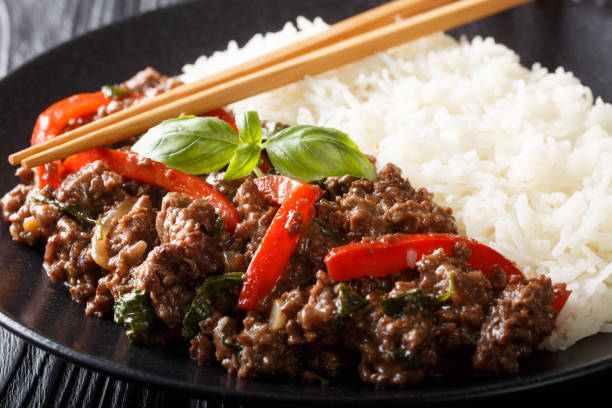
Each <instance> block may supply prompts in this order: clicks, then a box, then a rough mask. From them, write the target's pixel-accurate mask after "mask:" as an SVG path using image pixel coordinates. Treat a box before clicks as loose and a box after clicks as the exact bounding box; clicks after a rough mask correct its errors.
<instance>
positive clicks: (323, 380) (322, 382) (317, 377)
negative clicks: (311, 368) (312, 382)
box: [312, 373, 329, 385]
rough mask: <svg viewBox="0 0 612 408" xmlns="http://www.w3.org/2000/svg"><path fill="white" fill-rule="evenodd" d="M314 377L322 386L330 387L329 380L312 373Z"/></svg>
mask: <svg viewBox="0 0 612 408" xmlns="http://www.w3.org/2000/svg"><path fill="white" fill-rule="evenodd" d="M312 377H313V378H314V379H316V380H319V382H320V383H321V385H329V380H328V379H327V378H325V377H323V376H320V375H319V374H317V373H312Z"/></svg>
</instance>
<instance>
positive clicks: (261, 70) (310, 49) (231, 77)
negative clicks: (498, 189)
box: [9, 0, 530, 168]
mask: <svg viewBox="0 0 612 408" xmlns="http://www.w3.org/2000/svg"><path fill="white" fill-rule="evenodd" d="M528 1H530V0H456V1H451V0H397V1H394V2H391V3H388V4H385V5H383V6H380V7H377V8H375V9H372V10H370V11H367V12H365V13H362V14H360V15H357V16H355V17H352V18H350V19H348V20H344V21H342V22H340V23H337V24H335V25H333V26H332V27H330V29H328V30H326V31H324V32H323V33H321V34H319V35H316V36H313V37H310V38H307V39H305V40H303V41H300V42H298V43H294V44H292V45H290V46H288V47H284V48H282V49H280V50H277V51H274V52H272V53H270V54H267V55H264V56H262V57H260V58H257V59H255V60H253V61H251V62H249V63H245V64H242V65H240V66H238V67H235V68H231V69H229V70H225V71H224V72H222V73H219V74H215V75H212V76H209V77H207V78H205V79H203V80H200V81H197V82H194V83H192V84H187V85H183V86H180V87H178V88H175V89H174V90H171V91H169V92H167V93H165V94H161V95H159V96H157V97H156V98H154V99H153V100H151V101H149V102H147V103H143V104H140V105H136V106H133V107H131V108H129V109H126V110H125V111H122V112H118V113H115V114H112V115H110V116H107V117H105V118H102V119H100V120H98V121H95V122H92V123H90V124H88V125H85V126H82V127H80V128H77V129H75V130H73V131H71V132H67V133H65V134H64V135H61V136H58V137H56V138H54V139H51V140H50V141H49V142H46V143H43V144H40V145H37V146H33V147H31V148H28V149H25V150H22V151H20V152H18V153H15V154H13V155H11V156H9V162H11V164H18V163H19V162H21V164H22V165H23V166H24V167H28V168H31V167H36V166H38V165H41V164H44V163H48V162H50V161H53V160H57V159H62V158H65V157H67V156H69V155H71V154H74V153H78V152H80V151H84V150H88V149H91V148H94V147H100V146H105V145H109V144H112V143H115V142H118V141H120V140H123V139H125V138H127V137H130V136H132V135H134V134H138V133H142V132H144V131H146V130H147V129H149V128H150V127H152V126H154V125H156V124H158V123H159V122H161V121H162V120H165V119H169V118H172V117H176V116H178V115H180V114H182V113H190V114H202V113H205V112H207V111H210V110H213V109H215V108H219V107H222V106H225V105H227V104H229V103H232V102H235V101H238V100H240V99H244V98H247V97H250V96H253V95H256V94H259V93H262V92H265V91H268V90H271V89H275V88H278V87H281V86H284V85H287V84H289V83H291V82H295V81H297V80H299V79H301V78H302V77H304V76H305V75H316V74H319V73H321V72H324V71H327V70H329V69H332V68H336V67H339V66H341V65H344V64H347V63H350V62H353V61H356V60H358V59H361V58H363V57H366V56H368V55H371V54H373V53H375V52H378V51H382V50H385V49H388V48H391V47H393V46H397V45H400V44H402V43H404V42H407V41H410V40H413V39H415V38H418V37H421V36H424V35H428V34H431V33H434V32H437V31H440V30H447V29H450V28H454V27H457V26H460V25H462V24H465V23H468V22H470V21H473V20H476V19H478V18H482V17H485V16H488V15H491V14H494V13H497V12H500V11H503V10H506V9H508V8H511V7H514V6H517V5H519V4H523V3H527V2H528ZM396 15H400V16H402V17H403V18H404V19H403V20H400V21H396V22H394V20H395V16H396ZM407 16H408V17H407ZM330 31H331V32H330Z"/></svg>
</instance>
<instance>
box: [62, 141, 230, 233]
mask: <svg viewBox="0 0 612 408" xmlns="http://www.w3.org/2000/svg"><path fill="white" fill-rule="evenodd" d="M97 160H102V161H103V162H104V163H106V165H107V166H108V168H109V170H111V171H114V172H115V173H118V174H120V175H121V176H123V177H126V178H129V179H133V180H136V181H140V182H142V183H147V184H154V185H156V186H159V187H162V188H164V189H166V190H168V191H174V192H177V193H183V194H187V195H189V196H191V197H197V198H204V199H205V200H207V201H208V202H209V203H210V204H211V205H212V206H213V207H215V209H216V210H217V211H218V212H219V214H220V215H221V217H222V218H223V221H224V223H225V226H226V227H227V230H228V231H229V232H230V233H233V232H234V230H235V229H236V225H237V224H238V222H240V214H238V211H237V210H236V208H235V207H234V205H233V204H232V202H231V201H230V200H229V199H228V198H227V197H226V196H225V195H223V193H221V192H220V191H218V190H217V189H215V188H214V187H213V186H211V185H210V184H208V183H207V182H206V181H204V180H202V179H201V178H199V177H196V176H193V175H191V174H187V173H183V172H182V171H178V170H174V169H170V168H168V167H166V166H164V165H163V164H161V163H159V162H156V161H153V160H150V159H147V158H145V157H141V156H139V155H137V154H136V153H133V152H126V151H122V150H113V149H107V148H98V149H92V150H88V151H86V152H82V153H77V154H75V155H72V156H70V157H68V158H67V159H66V160H65V161H64V170H63V175H67V174H70V173H74V172H77V171H78V170H79V169H80V168H81V167H83V166H85V165H86V164H88V163H92V162H95V161H97Z"/></svg>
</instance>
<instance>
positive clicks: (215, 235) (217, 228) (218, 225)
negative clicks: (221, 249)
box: [204, 213, 225, 238]
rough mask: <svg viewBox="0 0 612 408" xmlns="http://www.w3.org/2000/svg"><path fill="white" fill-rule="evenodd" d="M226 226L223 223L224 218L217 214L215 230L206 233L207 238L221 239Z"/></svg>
mask: <svg viewBox="0 0 612 408" xmlns="http://www.w3.org/2000/svg"><path fill="white" fill-rule="evenodd" d="M224 226H225V224H224V223H223V218H222V217H221V215H219V214H218V213H217V214H215V223H214V225H213V229H212V230H211V231H208V232H205V233H204V234H206V236H208V237H210V238H219V236H220V235H221V232H223V227H224Z"/></svg>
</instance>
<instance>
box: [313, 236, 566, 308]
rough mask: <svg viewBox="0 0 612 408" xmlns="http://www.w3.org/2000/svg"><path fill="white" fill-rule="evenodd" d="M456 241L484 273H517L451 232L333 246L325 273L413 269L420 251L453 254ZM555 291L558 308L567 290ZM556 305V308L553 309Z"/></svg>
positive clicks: (340, 276) (346, 275)
mask: <svg viewBox="0 0 612 408" xmlns="http://www.w3.org/2000/svg"><path fill="white" fill-rule="evenodd" d="M457 242H465V243H466V244H467V245H468V247H469V248H470V251H471V253H472V255H471V257H470V259H468V261H467V263H468V265H470V266H472V267H473V268H475V269H479V270H481V271H482V272H483V273H484V274H485V275H488V274H489V273H491V272H492V271H493V269H494V268H501V269H502V270H503V271H504V272H505V273H506V276H507V277H508V278H510V277H511V276H512V275H521V276H522V273H521V271H520V270H519V269H518V268H517V267H516V266H514V264H513V263H512V262H510V261H509V260H508V259H506V258H505V257H504V256H503V255H501V254H500V253H499V252H497V251H495V250H494V249H492V248H490V247H488V246H486V245H484V244H481V243H479V242H478V241H475V240H473V239H468V238H464V237H460V236H457V235H452V234H414V235H403V234H397V235H394V236H393V237H392V238H390V239H389V238H387V239H385V238H383V239H379V240H374V241H365V242H364V241H361V242H355V243H352V244H348V245H344V246H341V247H336V248H333V249H332V250H331V251H329V253H328V254H327V256H326V257H325V265H326V266H327V272H328V273H329V275H330V276H331V277H332V278H334V279H335V280H337V281H341V282H342V281H346V280H349V279H355V278H360V277H362V276H375V277H382V276H386V275H390V274H392V273H397V272H400V271H403V270H406V269H413V268H415V267H416V263H417V262H418V261H419V260H420V259H421V257H423V256H424V255H427V254H430V253H432V252H433V251H435V250H436V249H438V248H442V249H443V251H444V253H445V254H447V255H452V254H453V248H454V246H455V244H456V243H457ZM563 290H564V291H563V292H562V291H556V292H558V293H559V295H556V297H555V300H554V302H553V307H554V308H555V310H557V311H559V310H561V308H562V307H563V305H564V304H565V300H567V297H568V296H569V292H566V291H565V288H563ZM557 308H558V309H557Z"/></svg>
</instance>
